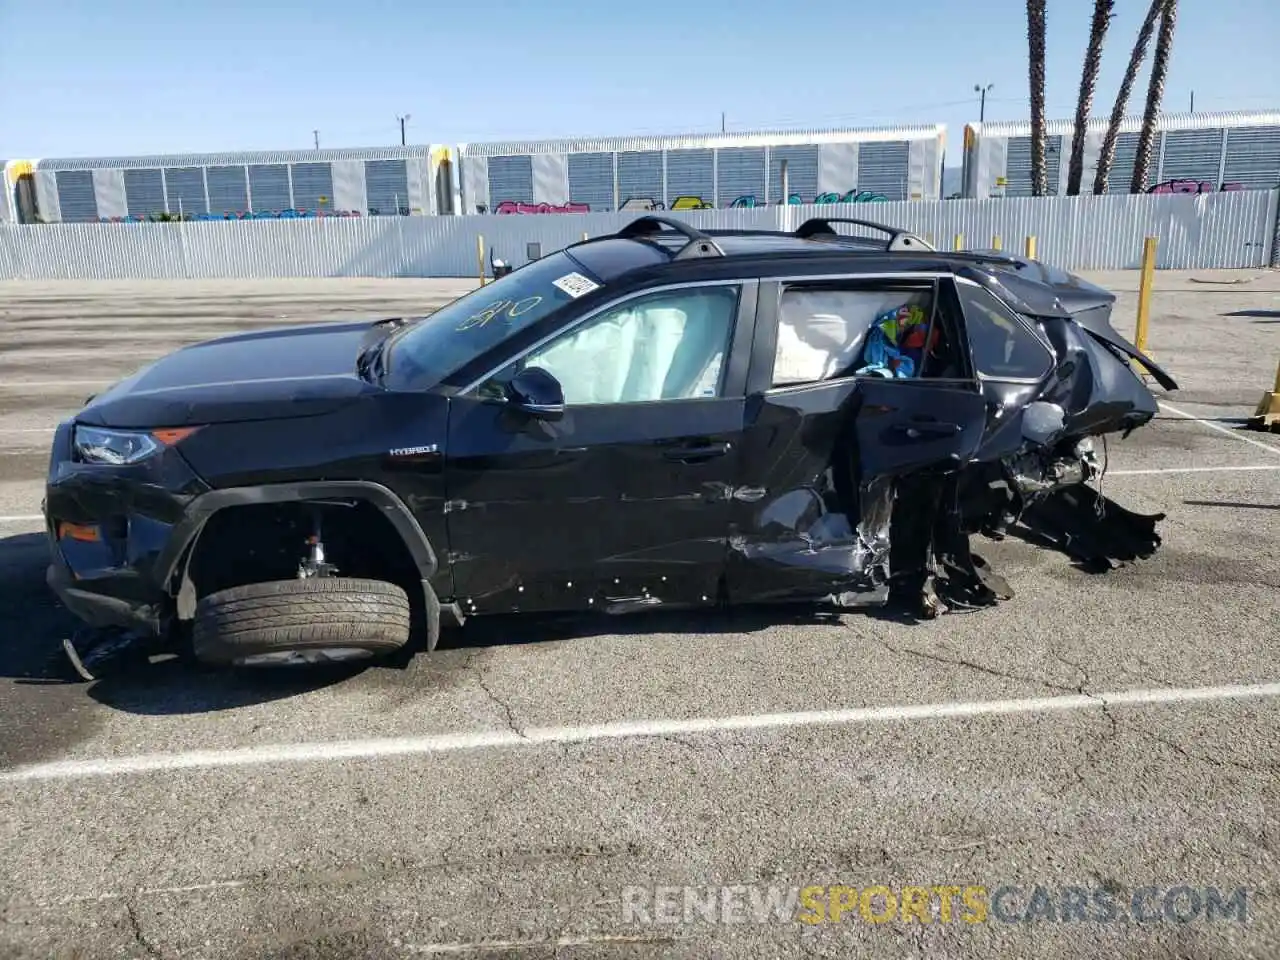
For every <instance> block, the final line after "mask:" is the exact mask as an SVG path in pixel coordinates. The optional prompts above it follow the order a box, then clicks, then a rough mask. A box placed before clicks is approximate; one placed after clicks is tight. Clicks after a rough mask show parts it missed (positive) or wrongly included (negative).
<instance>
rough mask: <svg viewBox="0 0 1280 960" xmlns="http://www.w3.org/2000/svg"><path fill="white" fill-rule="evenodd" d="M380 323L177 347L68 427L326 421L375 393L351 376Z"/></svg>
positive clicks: (294, 329)
mask: <svg viewBox="0 0 1280 960" xmlns="http://www.w3.org/2000/svg"><path fill="white" fill-rule="evenodd" d="M385 323H386V321H362V322H358V323H318V324H307V325H304V326H291V327H282V328H279V329H271V330H258V331H254V332H252V333H243V334H237V335H234V336H229V337H220V338H218V339H216V340H208V341H206V342H204V343H197V344H193V345H192V346H189V347H184V348H183V349H181V350H177V351H175V352H173V353H171V354H168V355H167V356H164V357H161V358H160V359H159V360H157V361H155V362H154V363H152V364H149V365H148V366H145V367H143V368H142V369H141V370H139V371H137V372H136V373H134V374H133V375H132V376H130V377H127V378H126V379H124V380H121V381H120V382H119V383H116V384H114V385H113V386H112V387H111V388H110V389H108V390H106V391H104V392H103V393H100V394H98V395H96V396H94V397H92V398H91V399H90V401H89V402H88V404H87V405H86V406H85V408H84V409H83V410H81V411H80V413H78V414H77V415H76V420H78V421H80V422H82V423H90V424H95V425H98V426H105V427H134V428H139V427H141V428H149V427H169V426H184V425H195V424H206V423H226V422H231V421H243V420H266V419H274V418H278V417H284V416H289V417H301V416H312V415H317V414H322V413H328V412H330V411H332V410H334V409H336V408H338V407H340V406H342V405H343V404H345V403H349V402H351V401H352V400H355V399H357V398H358V397H361V396H363V395H365V394H368V393H374V392H378V391H379V389H380V388H379V387H377V386H376V385H374V384H372V383H369V382H368V381H366V380H364V379H363V378H361V377H359V376H358V375H357V374H356V357H357V355H358V354H359V352H360V349H361V347H362V346H363V345H364V344H366V343H368V342H370V341H371V340H374V339H376V338H377V337H378V336H381V335H382V333H383V332H385V327H384V326H383V325H384V324H385Z"/></svg>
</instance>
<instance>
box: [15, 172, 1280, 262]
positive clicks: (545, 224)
mask: <svg viewBox="0 0 1280 960" xmlns="http://www.w3.org/2000/svg"><path fill="white" fill-rule="evenodd" d="M1278 203H1280V190H1249V191H1232V192H1221V193H1205V194H1199V195H1194V196H1191V195H1177V194H1165V195H1149V194H1139V195H1132V196H1125V195H1118V196H1083V197H1035V198H1033V197H1027V198H1018V199H988V200H943V201H935V202H921V201H914V202H909V203H861V204H830V205H822V206H816V205H803V206H800V205H796V206H772V207H756V208H741V209H728V210H698V211H681V212H675V213H670V212H668V213H664V214H662V215H664V216H669V217H676V218H679V219H682V220H686V221H689V222H690V223H693V224H695V225H697V226H701V227H706V228H730V229H735V228H736V229H769V230H777V229H783V230H793V229H795V228H796V227H797V226H799V225H800V224H801V223H802V222H803V221H805V220H807V219H808V218H810V217H819V216H827V217H855V218H859V219H864V220H872V221H876V222H879V223H885V224H889V225H892V226H895V227H900V228H905V229H909V230H912V231H914V232H916V233H918V234H920V235H922V236H923V237H925V238H926V239H928V240H929V241H930V242H932V243H933V244H934V245H935V246H936V247H938V248H939V249H951V248H953V247H954V245H955V243H956V239H957V237H959V238H960V242H961V243H962V244H963V246H964V248H966V249H989V248H991V247H992V246H994V245H996V244H997V243H999V245H1000V246H1002V247H1003V248H1004V249H1005V250H1009V251H1021V250H1022V248H1023V244H1024V242H1025V238H1026V237H1028V236H1034V237H1036V242H1037V257H1038V259H1040V260H1043V261H1045V262H1047V263H1052V264H1055V265H1057V266H1061V267H1064V268H1067V269H1074V270H1083V269H1125V268H1132V267H1137V266H1138V264H1139V261H1140V259H1141V255H1142V241H1143V238H1144V237H1147V236H1156V237H1159V238H1160V245H1159V262H1158V266H1159V267H1160V268H1161V269H1208V268H1244V267H1259V266H1267V265H1274V262H1275V260H1276V253H1277V251H1276V250H1275V243H1276V233H1277V204H1278ZM642 215H643V214H641V213H636V212H628V213H587V214H542V215H528V216H526V215H519V214H517V215H509V216H499V215H487V216H461V217H449V216H444V217H370V218H337V217H334V218H325V219H316V220H252V221H209V222H189V223H135V224H128V223H124V224H110V223H109V224H97V223H85V224H77V223H63V224H33V225H23V226H15V225H5V226H0V279H40V280H46V279H147V278H160V279H176V278H183V277H189V278H221V277H249V278H254V277H258V278H267V277H414V276H422V277H466V276H476V274H477V272H478V270H479V266H478V263H477V255H476V252H477V251H476V240H477V237H483V238H484V241H485V245H486V251H487V250H489V249H492V250H493V251H494V252H495V254H496V255H497V256H498V257H500V258H502V259H504V260H506V261H508V262H509V263H512V264H514V265H516V266H519V265H521V264H523V263H525V262H526V259H527V258H526V249H527V244H529V243H539V244H541V252H542V254H543V255H546V254H548V253H551V252H552V251H554V250H557V249H559V248H561V247H564V246H566V245H568V244H570V243H573V242H575V241H577V240H580V239H582V235H583V234H584V233H586V234H590V235H591V236H597V235H600V234H604V233H612V232H614V231H616V230H617V229H618V228H619V227H621V226H622V225H623V224H626V223H629V222H631V221H632V220H634V219H635V218H636V217H637V216H642ZM997 238H998V239H997ZM486 259H487V257H486Z"/></svg>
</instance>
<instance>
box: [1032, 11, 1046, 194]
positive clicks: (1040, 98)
mask: <svg viewBox="0 0 1280 960" xmlns="http://www.w3.org/2000/svg"><path fill="white" fill-rule="evenodd" d="M1044 6H1045V0H1027V48H1028V51H1027V52H1028V57H1027V67H1028V74H1029V78H1030V81H1031V193H1032V195H1034V196H1037V197H1043V196H1044V195H1045V194H1046V193H1048V192H1049V175H1048V171H1047V169H1046V167H1045V162H1044V146H1045V136H1044V133H1045V131H1044V33H1045V13H1044Z"/></svg>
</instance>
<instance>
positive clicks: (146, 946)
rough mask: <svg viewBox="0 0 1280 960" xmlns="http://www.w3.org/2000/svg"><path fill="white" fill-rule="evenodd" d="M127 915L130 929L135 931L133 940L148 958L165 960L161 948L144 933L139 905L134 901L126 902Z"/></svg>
mask: <svg viewBox="0 0 1280 960" xmlns="http://www.w3.org/2000/svg"><path fill="white" fill-rule="evenodd" d="M124 910H125V915H126V916H127V917H128V918H129V927H130V929H131V930H132V931H133V939H134V940H135V941H136V942H137V944H138V946H140V947H141V948H142V949H143V952H145V953H146V955H147V956H148V957H155V958H157V960H163V958H164V954H163V953H161V952H160V948H159V947H157V946H156V945H155V944H154V943H152V942H151V940H150V939H148V937H147V935H146V934H145V933H143V932H142V922H141V921H140V920H139V919H138V908H137V904H135V903H134V901H133V900H132V899H129V900H126V901H125V904H124Z"/></svg>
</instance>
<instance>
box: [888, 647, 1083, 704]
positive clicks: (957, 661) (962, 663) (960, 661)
mask: <svg viewBox="0 0 1280 960" xmlns="http://www.w3.org/2000/svg"><path fill="white" fill-rule="evenodd" d="M873 639H874V640H875V642H876V643H878V644H880V646H882V647H884V648H885V649H886V650H888V651H889V652H890V653H899V654H906V655H909V656H912V657H919V658H920V659H921V660H932V661H934V662H935V663H942V664H946V665H947V666H952V667H964V668H966V669H968V670H976V671H978V672H979V673H985V674H987V675H988V676H991V677H999V678H1001V679H1002V680H1017V681H1019V682H1021V683H1034V684H1036V685H1038V686H1042V687H1046V688H1047V689H1049V690H1058V691H1060V692H1063V693H1068V692H1069V693H1077V692H1082V691H1078V690H1077V689H1076V688H1075V687H1069V686H1066V685H1064V684H1061V683H1054V682H1052V681H1050V680H1043V679H1041V678H1039V677H1029V676H1026V675H1025V674H1021V673H1010V672H1008V671H1004V670H997V669H996V668H995V667H988V666H986V665H985V664H981V663H975V662H974V661H972V660H966V659H964V658H963V657H954V658H953V657H944V656H941V655H939V654H936V653H929V652H928V651H925V650H917V649H915V648H914V647H895V646H894V645H893V644H891V643H889V642H888V641H887V640H883V639H881V638H880V637H874V638H873ZM1059 659H1061V658H1059ZM1063 662H1064V663H1065V662H1066V661H1063ZM1069 666H1074V664H1069ZM1077 669H1079V668H1077Z"/></svg>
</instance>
